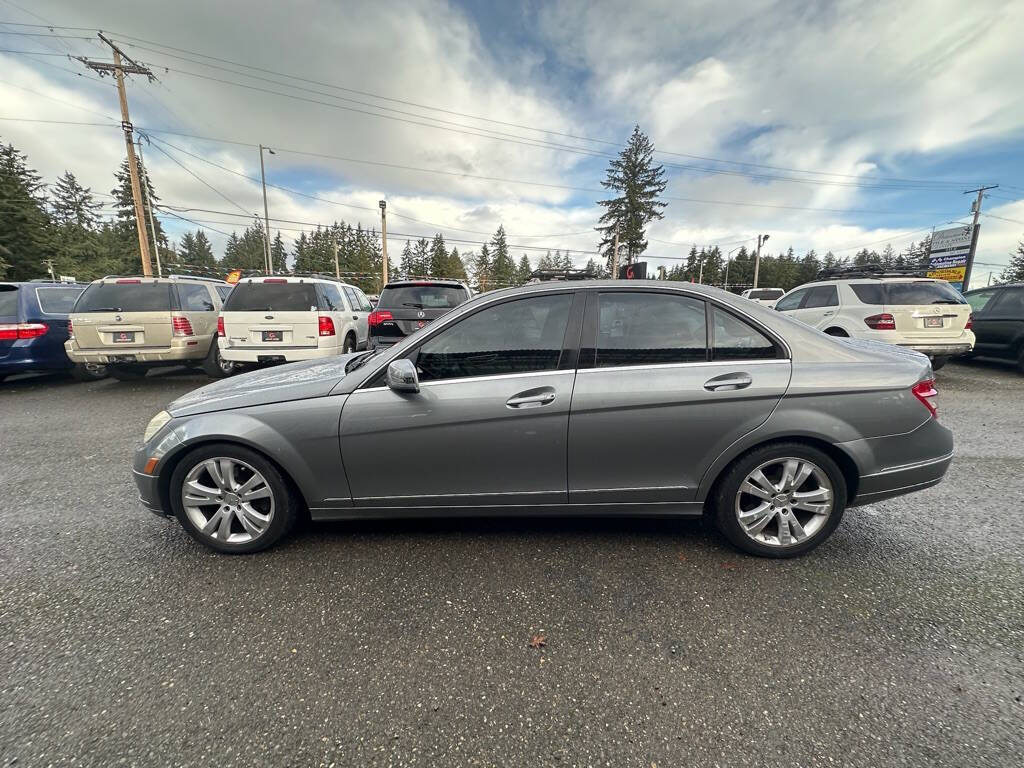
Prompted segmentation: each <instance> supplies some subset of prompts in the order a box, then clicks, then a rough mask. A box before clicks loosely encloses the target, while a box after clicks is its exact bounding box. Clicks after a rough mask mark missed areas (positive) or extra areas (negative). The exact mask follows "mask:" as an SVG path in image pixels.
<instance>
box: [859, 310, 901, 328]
mask: <svg viewBox="0 0 1024 768" xmlns="http://www.w3.org/2000/svg"><path fill="white" fill-rule="evenodd" d="M864 324H865V325H866V326H867V327H868V328H872V329H874V330H876V331H895V330H896V318H894V317H893V316H892V315H890V314H889V313H888V312H883V313H882V314H880V315H872V316H871V317H865V318H864Z"/></svg>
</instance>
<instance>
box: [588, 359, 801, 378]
mask: <svg viewBox="0 0 1024 768" xmlns="http://www.w3.org/2000/svg"><path fill="white" fill-rule="evenodd" d="M792 362H793V361H792V360H790V359H789V358H788V357H773V358H771V359H770V360H712V361H710V362H708V361H706V360H702V361H700V362H693V363H647V364H645V365H610V366H608V367H606V368H580V369H579V370H577V371H576V373H580V374H583V373H608V372H610V371H649V370H655V369H661V370H665V369H670V368H706V367H708V366H711V365H728V364H730V363H734V364H735V365H737V366H747V365H766V364H769V363H788V364H792Z"/></svg>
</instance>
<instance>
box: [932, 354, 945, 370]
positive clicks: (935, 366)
mask: <svg viewBox="0 0 1024 768" xmlns="http://www.w3.org/2000/svg"><path fill="white" fill-rule="evenodd" d="M948 362H949V358H948V357H933V358H932V370H933V371H937V370H939V369H940V368H941V367H942V366H944V365H945V364H946V363H948Z"/></svg>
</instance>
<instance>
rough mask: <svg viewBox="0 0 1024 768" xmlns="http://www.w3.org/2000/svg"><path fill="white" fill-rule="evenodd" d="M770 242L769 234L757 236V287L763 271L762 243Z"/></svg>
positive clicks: (755, 285) (755, 268) (755, 265)
mask: <svg viewBox="0 0 1024 768" xmlns="http://www.w3.org/2000/svg"><path fill="white" fill-rule="evenodd" d="M767 242H768V235H758V236H757V256H756V257H754V287H755V288H757V278H758V274H759V273H760V271H761V245H762V243H767Z"/></svg>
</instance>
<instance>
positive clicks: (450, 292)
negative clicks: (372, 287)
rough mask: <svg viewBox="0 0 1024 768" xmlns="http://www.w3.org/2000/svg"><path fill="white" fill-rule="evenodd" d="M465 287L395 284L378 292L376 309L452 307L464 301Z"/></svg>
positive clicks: (466, 296)
mask: <svg viewBox="0 0 1024 768" xmlns="http://www.w3.org/2000/svg"><path fill="white" fill-rule="evenodd" d="M468 298H469V296H468V295H467V293H466V289H465V288H462V287H461V286H454V285H430V284H429V283H428V284H425V285H396V286H388V287H387V288H385V289H384V290H383V291H381V294H380V301H379V302H377V307H378V309H395V308H401V307H414V308H416V309H452V308H454V307H457V306H459V304H462V303H463V302H464V301H466V300H467V299H468Z"/></svg>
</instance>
